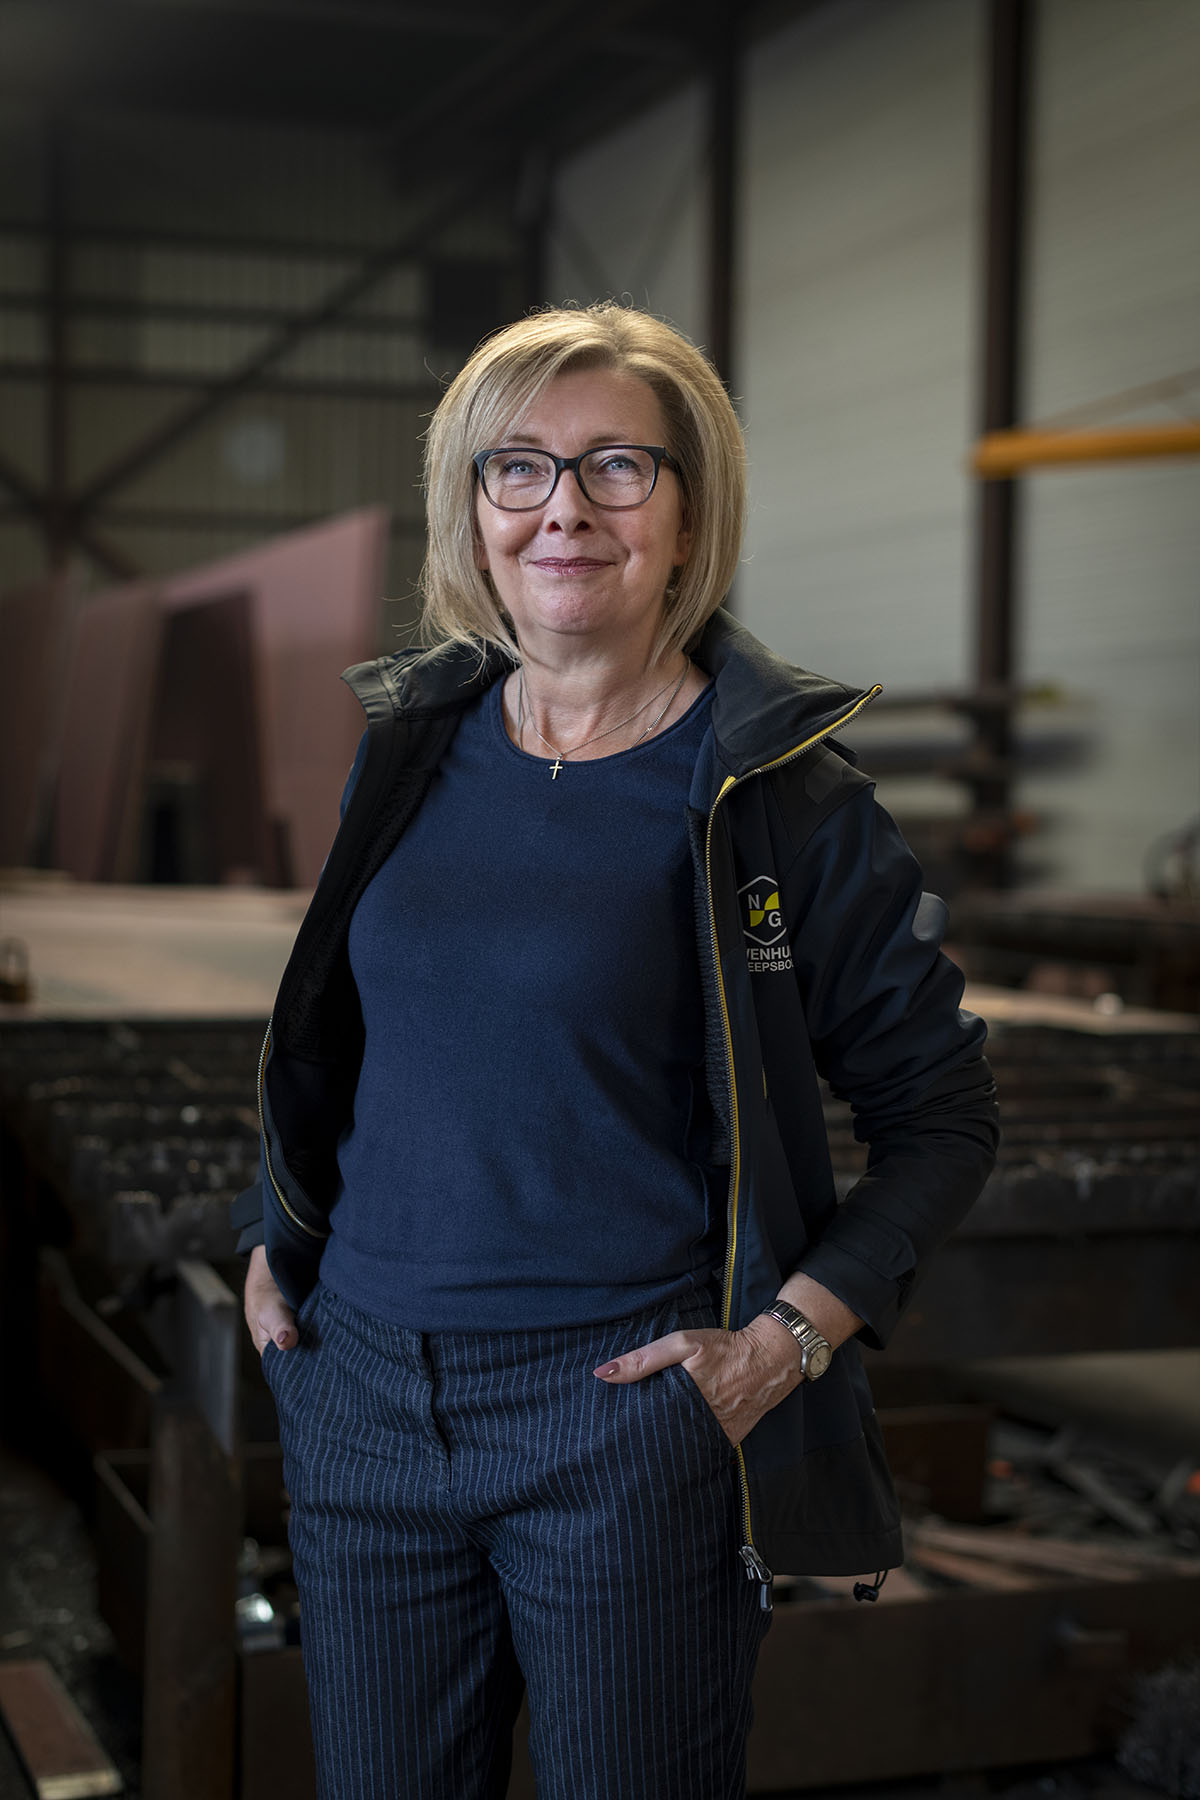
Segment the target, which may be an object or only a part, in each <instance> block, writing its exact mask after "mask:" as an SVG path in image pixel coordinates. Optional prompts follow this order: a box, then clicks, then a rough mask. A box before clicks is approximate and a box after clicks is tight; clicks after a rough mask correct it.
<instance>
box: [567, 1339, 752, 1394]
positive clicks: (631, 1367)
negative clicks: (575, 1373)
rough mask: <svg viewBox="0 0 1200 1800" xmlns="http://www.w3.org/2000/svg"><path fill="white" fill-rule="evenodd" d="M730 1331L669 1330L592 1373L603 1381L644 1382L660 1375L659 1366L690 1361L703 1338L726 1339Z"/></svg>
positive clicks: (667, 1366) (603, 1364)
mask: <svg viewBox="0 0 1200 1800" xmlns="http://www.w3.org/2000/svg"><path fill="white" fill-rule="evenodd" d="M731 1335H732V1333H730V1332H728V1331H712V1330H703V1329H702V1330H700V1331H669V1332H668V1333H667V1335H666V1337H660V1338H654V1339H653V1340H652V1341H651V1342H650V1343H649V1344H641V1345H639V1347H638V1348H637V1349H636V1350H626V1351H625V1352H624V1353H623V1354H622V1355H621V1356H617V1357H614V1358H613V1360H612V1362H606V1363H601V1364H600V1367H599V1368H598V1369H593V1371H592V1373H593V1374H594V1375H598V1376H599V1377H600V1379H601V1381H612V1382H621V1381H642V1380H644V1378H645V1377H646V1376H647V1375H657V1373H658V1372H659V1370H660V1369H669V1368H670V1366H671V1364H672V1363H681V1362H687V1360H688V1358H689V1357H690V1356H694V1355H695V1353H696V1351H697V1350H698V1349H700V1348H701V1346H702V1341H703V1340H704V1339H707V1338H727V1337H730V1336H731Z"/></svg>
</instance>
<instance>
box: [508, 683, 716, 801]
mask: <svg viewBox="0 0 1200 1800" xmlns="http://www.w3.org/2000/svg"><path fill="white" fill-rule="evenodd" d="M690 668H691V664H690V662H689V661H688V659H687V657H686V656H685V657H684V659H683V669H682V671H681V673H680V676H679V680H678V681H677V682H676V683H675V685H674V687H671V683H670V682H669V681H668V682H667V683H666V684H665V686H663V687H660V688H659V690H658V692H657V694H651V696H650V698H649V699H648V700H643V701H642V704H641V705H640V706H639V707H638V709H637V711H636V712H631V713H630V715H629V717H628V718H627V719H622V720H620V722H619V723H618V724H616V725H608V726H606V727H605V729H604V730H603V731H597V732H595V733H594V734H593V736H591V737H589V738H584V739H583V741H582V743H578V744H572V745H571V748H570V749H569V750H560V749H559V747H558V745H557V744H552V743H551V742H550V739H549V738H548V737H547V736H546V735H545V733H544V732H541V731H539V730H538V727H537V721H536V720H535V719H534V717H533V714H532V713H530V715H529V724H530V727H531V729H532V731H533V734H534V736H535V737H536V738H538V739H540V741H541V742H542V743H543V744H544V745H545V747H546V749H547V750H553V752H554V761H553V762H552V763H551V764H550V779H551V781H557V780H558V778H559V775H560V774H561V773H562V771H563V770H564V769H565V768H566V766H567V763H566V759H567V757H568V756H578V754H579V752H580V751H581V750H586V749H587V747H588V745H589V744H598V743H599V742H600V740H601V738H606V737H612V736H613V734H614V732H617V731H623V730H624V728H625V726H626V725H632V724H633V721H634V720H635V719H636V718H637V717H638V716H639V714H641V713H644V712H645V710H646V708H647V707H648V706H653V705H654V702H655V701H656V700H660V699H661V698H662V696H663V695H664V694H665V693H666V691H667V688H671V694H670V698H669V699H668V701H667V703H666V705H665V706H664V707H663V709H662V711H661V712H659V713H656V714H655V716H654V718H652V719H651V721H650V723H649V724H648V725H647V726H646V728H645V730H643V731H639V732H638V735H637V736H636V737H635V738H634V740H633V743H632V744H630V746H629V748H630V749H631V750H632V749H634V747H635V746H636V745H638V744H640V743H641V741H642V739H643V738H646V737H649V736H650V733H651V732H652V731H654V730H656V729H657V727H658V726H659V725H661V724H662V722H663V720H664V719H665V718H666V716H667V714H668V713H669V712H670V710H671V708H672V706H674V704H675V697H676V695H677V694H678V693H679V690H680V688H681V687H682V686H683V683H684V680H685V678H686V676H687V672H688V670H689V669H690ZM524 739H525V670H524V668H522V669H521V670H520V671H519V672H518V675H517V748H518V750H523V749H524V748H525V742H524Z"/></svg>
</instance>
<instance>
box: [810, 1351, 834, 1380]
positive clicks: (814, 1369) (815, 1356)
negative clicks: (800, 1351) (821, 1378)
mask: <svg viewBox="0 0 1200 1800" xmlns="http://www.w3.org/2000/svg"><path fill="white" fill-rule="evenodd" d="M832 1361H833V1351H832V1350H831V1349H830V1348H829V1345H828V1344H816V1345H814V1346H813V1349H812V1351H811V1353H810V1355H809V1358H808V1367H807V1368H806V1369H805V1371H804V1372H805V1374H806V1375H807V1376H808V1379H809V1380H810V1381H815V1380H816V1379H817V1376H818V1375H823V1374H824V1373H825V1371H826V1369H827V1368H828V1367H829V1365H830V1363H831V1362H832Z"/></svg>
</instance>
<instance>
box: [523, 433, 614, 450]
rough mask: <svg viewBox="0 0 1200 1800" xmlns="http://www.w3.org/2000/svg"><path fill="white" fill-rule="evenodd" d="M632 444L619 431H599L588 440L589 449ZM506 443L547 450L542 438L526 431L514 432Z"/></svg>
mask: <svg viewBox="0 0 1200 1800" xmlns="http://www.w3.org/2000/svg"><path fill="white" fill-rule="evenodd" d="M632 442H633V439H632V438H627V437H624V436H623V435H622V434H621V432H619V431H597V432H595V433H594V434H593V435H592V436H591V437H590V438H589V439H588V447H589V449H594V448H595V447H596V446H597V445H603V444H630V443H632ZM504 443H505V444H506V445H511V446H512V447H513V448H514V449H515V448H517V446H518V445H526V444H527V445H528V446H529V448H530V449H531V450H544V449H545V448H546V446H545V444H544V443H543V442H542V440H541V439H540V438H536V437H532V436H531V435H530V434H529V433H528V432H526V431H514V432H512V433H511V435H510V436H508V437H506V438H505V440H504Z"/></svg>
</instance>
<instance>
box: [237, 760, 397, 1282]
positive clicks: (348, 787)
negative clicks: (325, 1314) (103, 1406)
mask: <svg viewBox="0 0 1200 1800" xmlns="http://www.w3.org/2000/svg"><path fill="white" fill-rule="evenodd" d="M366 749H367V734H366V732H364V733H363V735H362V737H361V738H360V739H359V741H358V749H357V750H356V751H355V755H354V761H353V763H352V764H351V765H350V773H349V774H348V775H347V777H346V783H345V786H344V787H343V789H342V798H341V803H340V808H339V816H340V817H341V818H343V819H344V818H345V816H346V808H347V806H349V804H350V796H351V794H353V792H354V789H355V787H356V786H357V784H358V777H359V775H360V773H361V771H362V765H363V759H364V757H365V755H366ZM265 1180H266V1171H265V1170H264V1169H263V1168H262V1153H261V1150H260V1152H259V1178H258V1180H257V1181H256V1182H255V1183H254V1185H253V1186H252V1187H248V1188H243V1189H242V1192H241V1193H240V1194H238V1195H237V1196H236V1198H235V1199H234V1201H233V1204H232V1206H231V1207H230V1209H229V1223H230V1225H231V1226H232V1227H233V1229H234V1230H235V1231H236V1232H237V1234H238V1240H237V1252H238V1255H239V1256H249V1254H250V1252H251V1250H253V1249H254V1247H255V1245H256V1244H261V1243H263V1242H264V1233H265V1227H264V1224H263V1183H264V1182H265Z"/></svg>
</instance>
